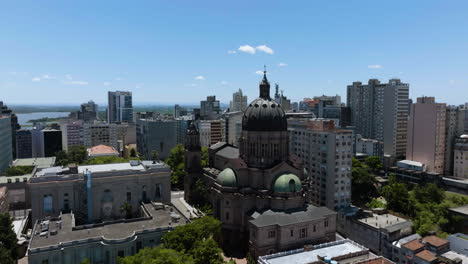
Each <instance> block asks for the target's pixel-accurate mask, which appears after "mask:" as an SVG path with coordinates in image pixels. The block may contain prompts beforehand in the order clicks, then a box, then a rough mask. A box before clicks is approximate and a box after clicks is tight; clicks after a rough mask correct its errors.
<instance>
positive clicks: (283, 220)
mask: <svg viewBox="0 0 468 264" xmlns="http://www.w3.org/2000/svg"><path fill="white" fill-rule="evenodd" d="M332 214H336V213H335V212H334V211H332V210H330V209H328V208H327V207H324V206H323V207H316V206H313V205H308V206H307V207H305V208H300V209H297V210H287V211H273V210H271V209H270V210H267V211H264V212H254V213H253V214H252V215H251V217H252V218H253V219H252V220H250V223H252V224H253V225H255V226H256V227H265V226H271V225H279V226H287V225H293V224H299V223H304V222H309V221H312V220H315V219H319V218H323V217H325V216H327V215H332Z"/></svg>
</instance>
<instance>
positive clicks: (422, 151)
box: [406, 97, 446, 173]
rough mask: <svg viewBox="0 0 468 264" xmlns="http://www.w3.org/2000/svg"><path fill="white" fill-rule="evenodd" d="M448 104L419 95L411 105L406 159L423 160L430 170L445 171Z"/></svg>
mask: <svg viewBox="0 0 468 264" xmlns="http://www.w3.org/2000/svg"><path fill="white" fill-rule="evenodd" d="M445 120H446V105H445V104H443V103H436V102H435V99H434V97H419V98H418V99H417V102H416V103H415V104H413V105H412V106H411V115H410V118H409V121H408V137H407V138H408V143H407V147H406V159H407V160H413V161H417V162H421V163H423V164H424V165H425V166H426V170H427V171H428V172H437V173H443V172H444V158H445Z"/></svg>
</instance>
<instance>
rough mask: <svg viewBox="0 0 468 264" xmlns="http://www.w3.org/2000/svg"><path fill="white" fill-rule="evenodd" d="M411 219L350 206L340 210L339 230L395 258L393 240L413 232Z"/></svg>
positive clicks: (386, 255)
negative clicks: (347, 208)
mask: <svg viewBox="0 0 468 264" xmlns="http://www.w3.org/2000/svg"><path fill="white" fill-rule="evenodd" d="M412 225H413V223H412V222H411V220H406V219H404V218H401V217H398V216H395V215H392V214H389V213H385V214H375V213H372V212H367V211H362V210H357V208H353V207H351V208H349V210H346V211H342V212H339V215H338V225H337V227H338V228H337V230H338V231H339V232H340V233H341V234H343V235H344V236H345V237H347V238H349V239H352V240H353V241H356V242H357V243H359V244H361V245H364V246H365V247H368V248H369V249H370V250H372V252H375V253H377V254H379V255H382V256H384V257H386V258H389V259H393V253H392V252H393V247H392V244H393V242H395V241H397V240H399V239H401V238H403V237H407V236H409V235H411V234H412V229H411V228H412Z"/></svg>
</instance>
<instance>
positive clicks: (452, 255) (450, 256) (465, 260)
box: [442, 251, 468, 263]
mask: <svg viewBox="0 0 468 264" xmlns="http://www.w3.org/2000/svg"><path fill="white" fill-rule="evenodd" d="M442 257H444V258H448V259H450V260H455V259H457V258H459V259H461V261H462V263H468V256H466V255H463V254H460V253H457V252H455V251H449V252H446V253H444V254H442Z"/></svg>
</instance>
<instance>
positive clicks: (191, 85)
mask: <svg viewBox="0 0 468 264" xmlns="http://www.w3.org/2000/svg"><path fill="white" fill-rule="evenodd" d="M184 86H185V87H197V86H198V85H197V84H196V83H186V84H184Z"/></svg>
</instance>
